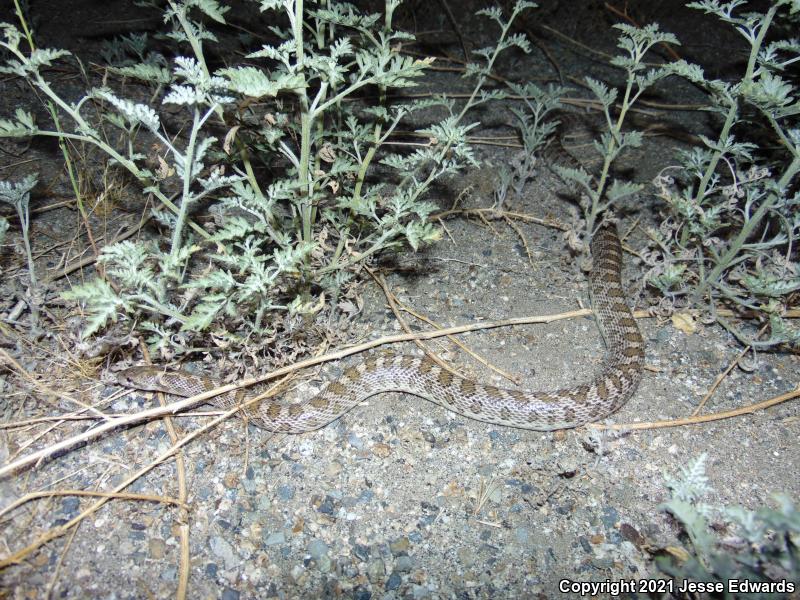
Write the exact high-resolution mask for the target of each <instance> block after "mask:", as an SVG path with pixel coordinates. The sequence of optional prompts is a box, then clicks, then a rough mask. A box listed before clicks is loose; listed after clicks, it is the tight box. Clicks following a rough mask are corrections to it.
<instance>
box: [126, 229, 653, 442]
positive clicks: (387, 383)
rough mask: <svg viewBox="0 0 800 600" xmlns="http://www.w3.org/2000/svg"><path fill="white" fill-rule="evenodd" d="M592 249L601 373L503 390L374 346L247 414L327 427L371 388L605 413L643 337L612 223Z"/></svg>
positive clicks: (174, 379) (185, 380)
mask: <svg viewBox="0 0 800 600" xmlns="http://www.w3.org/2000/svg"><path fill="white" fill-rule="evenodd" d="M591 250H592V260H593V267H592V271H591V272H590V274H589V287H590V292H591V296H592V304H593V307H594V311H595V314H596V317H597V323H598V325H599V327H600V330H601V332H602V333H603V335H604V338H605V340H606V346H607V356H606V360H605V363H604V366H603V368H602V370H601V371H600V373H599V374H598V375H596V376H595V377H594V379H592V380H591V381H589V382H587V383H582V384H580V385H576V386H575V387H569V388H564V389H560V390H555V391H551V392H543V391H527V390H517V389H505V388H500V387H495V386H492V385H485V384H483V383H480V382H478V381H474V380H472V379H467V378H464V377H460V376H458V375H454V374H453V373H451V372H449V371H447V370H444V369H442V368H441V367H440V366H439V365H437V364H436V363H435V362H433V361H432V360H431V359H429V358H427V357H417V356H412V355H403V354H393V353H375V354H373V355H371V356H369V357H368V358H367V359H365V360H364V361H363V362H361V363H359V364H357V365H355V366H352V367H350V368H348V369H347V370H346V371H344V373H343V374H342V376H341V377H339V378H338V379H337V380H335V381H331V382H330V383H328V384H327V385H326V386H325V388H324V389H323V390H322V391H321V392H319V393H318V394H317V395H315V396H314V397H312V398H309V399H307V400H303V401H301V402H298V403H293V404H281V403H279V402H274V401H264V402H262V403H261V404H260V405H257V406H256V407H254V408H249V409H247V410H246V412H247V416H248V418H249V419H250V420H251V422H253V423H255V424H256V425H259V426H261V427H264V428H265V429H267V430H269V431H276V432H286V433H303V432H306V431H313V430H315V429H319V428H320V427H324V426H325V425H327V424H328V423H330V422H331V421H334V420H336V419H338V418H339V417H340V416H341V415H342V414H344V413H345V412H347V411H349V410H350V409H352V408H353V407H355V406H357V405H358V404H359V403H361V402H362V401H364V400H365V399H366V398H369V397H370V396H374V395H375V394H379V393H382V392H407V393H409V394H414V395H415V396H421V397H422V398H426V399H427V400H430V401H432V402H435V403H436V404H440V405H441V406H443V407H445V408H447V409H449V410H452V411H453V412H456V413H459V414H461V415H464V416H466V417H470V418H472V419H477V420H479V421H486V422H488V423H495V424H497V425H506V426H510V427H519V428H522V429H536V430H552V429H565V428H570V427H576V426H578V425H582V424H584V423H587V422H589V421H595V420H597V419H602V418H603V417H606V416H607V415H609V414H611V413H613V412H614V411H616V410H617V409H618V408H619V407H620V406H622V405H623V404H624V403H625V402H626V401H627V400H628V398H629V397H630V396H631V394H632V393H633V392H634V390H635V389H636V386H637V384H638V383H639V379H640V378H641V375H642V363H643V361H644V341H643V340H642V336H641V334H640V333H639V329H638V327H637V325H636V321H635V320H634V318H633V315H632V314H631V311H630V308H629V307H628V305H627V304H626V302H625V293H624V291H623V289H622V284H621V280H620V269H621V266H622V248H621V245H620V241H619V237H618V235H617V230H616V227H615V226H613V225H604V226H601V227H600V229H599V230H598V231H597V232H596V233H595V235H594V237H593V239H592V245H591ZM117 379H118V381H119V382H120V383H121V384H122V385H125V386H127V387H133V388H137V389H143V390H152V391H163V392H166V393H170V394H175V395H178V396H193V395H196V394H200V393H202V392H205V391H208V390H210V389H213V388H215V387H218V385H219V384H217V383H216V382H214V381H213V380H211V379H209V378H206V377H201V376H197V375H191V374H188V373H184V372H181V371H164V370H163V369H161V368H158V367H151V366H144V367H133V368H131V369H127V370H124V371H120V372H119V373H118V374H117ZM244 400H245V391H244V390H238V391H234V392H229V393H227V394H225V395H221V396H218V397H217V398H214V399H213V400H212V402H213V403H214V404H216V405H218V406H220V407H223V408H225V409H230V408H232V407H234V406H236V405H237V404H240V403H242V402H243V401H244Z"/></svg>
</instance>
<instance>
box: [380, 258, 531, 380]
mask: <svg viewBox="0 0 800 600" xmlns="http://www.w3.org/2000/svg"><path fill="white" fill-rule="evenodd" d="M365 268H366V269H367V272H368V273H369V274H370V275H371V276H372V278H373V279H374V280H375V282H376V283H377V284H378V285H379V286H380V288H381V290H383V294H384V295H385V296H386V300H387V301H388V302H389V307H390V308H391V309H392V312H393V313H394V316H395V318H396V319H397V322H398V323H400V326H401V327H402V328H403V331H405V332H406V333H412V331H411V328H410V327H409V326H408V323H406V321H405V319H403V316H402V315H401V314H400V311H401V310H403V311H405V312H407V313H409V314H411V315H414V316H415V317H417V318H418V319H422V320H424V321H425V322H426V323H428V324H429V325H431V326H432V327H434V328H436V329H441V328H442V327H441V325H438V324H436V323H434V322H432V321H431V320H430V319H427V318H425V317H423V316H421V315H418V314H417V313H416V312H415V311H412V310H410V309H409V308H407V307H405V306H403V304H402V303H400V302H399V301H398V300H397V297H396V296H395V295H394V294H393V293H392V292H391V290H390V289H389V285H388V284H387V283H386V280H385V279H384V278H383V277H381V276H378V275H376V274H375V273H373V272H372V270H371V269H369V268H367V267H365ZM398 305H399V306H398ZM447 339H448V340H450V341H451V342H453V343H454V344H455V345H456V346H458V347H459V348H461V349H462V350H464V352H466V353H468V354H469V355H470V356H472V357H473V358H474V359H476V360H478V361H479V362H481V363H483V364H484V365H486V366H487V367H489V368H490V369H492V370H493V371H495V372H496V373H499V374H500V375H502V376H503V377H506V378H507V379H509V380H511V381H513V382H514V383H516V384H519V378H518V377H514V376H513V375H511V374H510V373H506V372H505V371H503V370H502V369H500V368H499V367H495V366H494V365H492V364H491V363H489V361H487V360H485V359H484V358H482V357H481V356H479V355H478V354H477V353H476V352H474V351H473V350H470V349H469V348H468V347H467V346H466V345H465V344H463V343H462V342H459V341H458V340H457V339H456V338H454V337H453V336H447ZM414 343H415V344H416V345H417V346H418V347H419V348H420V349H421V350H422V351H423V352H424V353H425V354H426V355H427V356H428V357H430V359H431V360H433V361H434V362H435V363H436V364H437V365H439V366H440V367H442V368H443V369H446V370H447V371H450V372H451V373H453V374H455V375H458V376H459V377H465V375H463V374H462V373H459V372H458V370H457V369H455V368H453V367H452V366H451V365H450V364H449V363H447V362H446V361H445V360H443V359H441V358H440V357H439V355H438V354H436V353H435V352H434V351H433V350H431V349H430V348H429V347H428V346H427V345H426V344H423V343H422V342H420V341H419V340H415V342H414Z"/></svg>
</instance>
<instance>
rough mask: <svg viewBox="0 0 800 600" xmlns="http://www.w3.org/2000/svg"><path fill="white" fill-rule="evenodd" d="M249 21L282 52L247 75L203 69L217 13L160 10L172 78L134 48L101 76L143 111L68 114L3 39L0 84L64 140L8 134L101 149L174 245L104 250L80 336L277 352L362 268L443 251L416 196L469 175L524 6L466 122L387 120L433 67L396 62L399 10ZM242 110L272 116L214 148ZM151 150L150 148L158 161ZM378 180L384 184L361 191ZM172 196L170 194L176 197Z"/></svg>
mask: <svg viewBox="0 0 800 600" xmlns="http://www.w3.org/2000/svg"><path fill="white" fill-rule="evenodd" d="M258 4H259V7H260V9H261V10H262V11H269V12H271V15H270V18H271V23H272V25H271V26H270V31H272V33H273V34H275V35H276V36H277V39H278V41H277V42H276V43H275V44H274V45H269V46H263V47H262V48H260V49H255V50H254V51H253V52H251V53H250V54H249V55H248V56H247V58H248V61H249V62H248V64H247V65H246V66H245V65H235V64H234V65H230V66H227V67H226V68H223V69H220V70H218V71H216V72H212V71H210V70H209V68H208V65H207V63H206V60H205V56H204V47H203V46H204V44H205V43H207V42H209V41H215V40H216V36H215V34H214V33H213V31H211V30H210V29H209V28H208V24H209V23H212V22H216V23H224V22H225V13H226V11H227V10H228V9H227V7H225V6H224V5H223V4H222V3H220V2H217V1H216V0H172V1H171V2H169V3H168V4H167V6H166V8H165V11H164V15H165V22H166V23H167V24H168V26H169V27H170V31H169V34H168V35H169V37H170V38H171V39H172V40H174V41H175V43H176V46H177V47H178V48H177V49H176V51H175V52H174V53H173V54H174V55H176V57H175V58H174V59H173V60H172V61H171V62H168V61H167V60H165V59H164V57H163V55H161V54H158V53H155V52H151V51H150V50H149V49H148V44H147V39H146V37H144V36H128V37H127V38H124V39H122V40H119V41H118V42H116V43H115V44H112V45H109V47H108V48H107V49H106V52H105V54H106V56H107V57H108V60H109V61H110V62H112V63H113V64H112V65H110V72H111V73H114V74H118V75H121V76H124V77H134V78H136V79H138V80H140V81H143V82H147V83H149V84H150V85H152V87H153V88H154V94H153V98H154V99H155V100H154V101H153V102H152V103H150V104H148V103H143V102H141V101H136V100H132V99H129V98H126V97H124V96H123V95H121V94H120V93H118V92H116V91H114V90H111V89H107V88H100V89H95V90H90V91H89V92H88V93H87V95H86V96H85V97H84V98H82V99H81V100H79V101H78V102H77V103H74V104H70V103H67V102H65V101H63V100H62V99H61V98H59V97H58V94H57V93H56V92H55V91H54V90H53V89H52V87H50V85H49V83H48V82H47V81H46V80H45V78H44V77H43V76H42V75H41V74H40V68H41V66H43V65H49V64H50V63H51V62H52V61H53V60H55V59H57V58H62V57H64V56H66V53H63V52H61V51H57V50H41V51H37V52H36V53H34V54H32V55H26V54H25V53H23V52H22V51H21V50H20V47H19V46H20V40H21V38H20V34H19V32H17V30H16V29H15V28H13V27H12V26H6V25H3V26H2V27H3V33H4V35H5V43H3V44H2V45H3V46H4V47H5V48H6V49H7V50H9V51H10V59H9V60H8V61H7V62H6V64H5V66H4V67H3V68H4V69H5V70H4V71H3V72H4V73H12V74H16V75H18V76H21V77H25V78H26V79H27V80H28V81H29V82H30V83H31V84H32V85H34V86H35V87H37V88H38V89H39V90H40V92H41V93H43V94H44V95H45V96H47V97H48V99H49V100H50V101H52V102H53V103H54V104H55V105H56V106H57V107H58V108H59V109H60V110H61V111H62V112H63V113H64V115H65V117H66V122H67V123H69V122H70V121H71V124H72V129H71V130H70V129H69V128H67V129H66V130H65V131H64V132H63V133H62V132H58V131H55V130H48V129H47V128H45V127H44V126H42V127H40V126H38V125H37V124H35V123H34V122H33V118H32V116H31V115H30V114H28V113H25V112H22V111H17V113H16V114H15V115H14V117H13V118H10V119H8V118H7V119H2V120H0V135H5V136H17V137H19V136H28V135H50V136H61V137H70V138H71V139H74V140H76V141H82V142H85V143H89V144H92V145H94V146H96V147H97V148H99V149H100V150H102V151H103V152H105V153H106V154H107V155H108V156H109V158H110V160H111V162H112V163H114V164H116V165H118V166H119V167H121V168H124V169H126V170H127V171H128V172H129V173H130V174H132V175H133V176H134V177H135V178H136V179H137V180H138V181H139V182H140V183H141V185H142V188H143V191H144V192H145V193H147V194H150V195H151V196H153V197H154V198H155V200H156V206H155V208H154V210H153V213H152V215H151V216H152V217H153V219H154V221H155V222H156V223H158V224H159V225H161V226H162V227H163V228H164V231H165V232H167V233H168V235H169V237H170V239H169V240H168V241H164V242H163V243H149V242H123V243H120V244H117V245H114V246H111V247H107V248H105V249H103V251H102V253H101V256H100V258H99V262H100V264H101V265H102V266H103V271H104V277H105V278H106V280H102V279H94V280H90V281H88V282H87V283H86V284H83V285H78V286H76V287H75V288H73V290H72V291H71V292H69V293H67V294H66V296H65V297H67V298H69V299H71V300H75V301H79V302H80V303H81V304H82V305H83V306H84V310H85V314H86V316H87V327H86V329H85V330H84V332H83V334H84V335H92V334H94V333H96V332H98V331H100V330H102V329H103V328H105V327H108V326H110V325H112V324H113V323H115V322H117V321H119V320H129V321H130V322H132V323H135V324H137V326H138V327H139V328H140V329H142V330H144V331H146V332H148V335H149V337H148V343H149V344H150V345H151V347H152V349H153V350H155V351H157V352H159V353H160V354H161V355H162V356H164V357H171V356H174V355H175V354H176V353H181V352H187V351H189V349H190V348H191V347H192V346H198V345H200V346H202V345H203V344H202V343H201V344H198V343H197V341H199V340H208V337H203V336H209V335H210V336H212V338H211V339H213V342H214V343H216V344H220V345H223V346H227V347H232V346H233V347H238V346H239V345H240V342H241V340H252V341H254V342H258V340H260V339H263V338H266V337H272V338H273V339H274V336H275V334H276V332H277V331H279V330H280V329H281V328H282V327H284V326H285V325H284V324H285V323H291V322H292V319H295V318H296V317H298V316H299V317H303V318H307V317H310V316H313V314H314V313H315V312H317V311H319V310H321V309H322V308H324V307H325V300H326V298H331V297H334V296H336V295H337V294H338V293H339V288H340V287H341V286H342V285H343V284H345V283H346V282H347V281H348V280H349V279H350V273H349V272H348V270H350V269H353V268H354V267H355V266H357V265H358V264H359V263H361V262H363V261H365V260H367V259H369V257H371V256H373V255H374V254H376V253H378V252H381V251H383V250H386V249H391V248H395V247H398V246H400V245H402V244H408V245H410V246H411V247H413V248H418V247H420V246H421V245H422V244H425V243H429V242H432V241H434V240H436V239H438V238H439V236H440V233H439V231H438V230H437V229H436V228H435V227H434V226H433V225H431V224H430V223H428V222H427V221H426V218H427V216H428V215H429V214H430V213H431V211H432V210H433V205H432V204H430V203H429V202H427V201H426V200H425V196H426V195H427V194H428V192H429V190H430V189H431V186H432V185H433V183H434V182H435V181H436V180H437V179H440V178H441V177H444V176H447V175H452V174H454V173H457V172H458V171H459V169H461V168H462V167H463V166H464V165H475V164H477V161H476V159H475V157H474V156H473V153H472V150H471V148H470V147H469V145H468V144H467V134H468V132H469V131H470V130H471V129H472V128H473V127H474V126H475V124H467V123H464V122H462V121H463V117H464V115H465V114H466V112H467V111H468V109H470V108H472V107H474V106H475V105H476V104H478V103H480V102H485V101H488V100H490V99H493V98H496V97H499V96H498V95H496V94H495V93H484V92H483V90H482V85H483V81H484V80H485V76H486V74H487V73H489V72H490V71H491V66H492V63H493V61H494V59H495V58H496V57H497V54H498V53H499V52H500V51H502V50H504V49H507V48H512V47H516V48H521V49H523V50H525V51H527V49H528V47H527V41H526V40H525V39H524V38H523V37H521V36H520V35H519V34H513V35H512V34H510V32H509V30H510V27H511V22H512V21H513V19H514V18H515V17H516V15H517V14H519V12H520V11H521V10H523V9H524V8H526V7H528V6H530V3H526V2H520V3H518V4H517V6H516V7H515V9H514V13H513V14H512V17H511V18H510V19H509V20H505V19H504V18H503V17H502V14H501V13H500V12H499V11H496V10H493V11H490V12H491V14H488V15H487V16H490V18H492V19H494V20H496V21H497V22H498V23H499V24H500V25H501V28H502V32H501V35H500V37H499V41H498V46H497V47H496V48H494V49H490V52H489V54H487V55H486V57H487V59H488V60H487V62H486V63H485V64H483V65H482V66H481V67H479V68H478V73H480V75H481V77H480V78H479V81H478V83H477V84H476V86H475V89H474V93H473V97H472V99H471V100H470V101H469V102H467V103H466V105H465V106H464V108H463V110H462V112H461V114H459V115H456V114H455V112H454V109H453V105H454V104H453V102H452V101H450V100H447V99H444V98H438V99H430V100H417V101H409V102H393V103H392V104H391V105H389V104H388V102H387V101H386V98H387V94H388V92H389V91H390V90H391V89H396V88H405V87H411V86H414V85H416V84H417V82H418V80H419V79H420V77H421V76H423V74H424V72H425V69H426V68H427V67H428V66H429V65H430V63H431V62H432V59H422V60H420V59H415V58H412V57H409V56H407V55H403V54H401V53H400V52H398V51H397V48H398V47H399V46H400V44H401V43H403V42H406V41H408V40H411V39H413V36H411V35H410V34H408V33H405V32H401V31H397V30H395V29H394V28H393V26H392V15H393V12H394V10H395V9H396V8H397V7H398V6H399V1H397V0H390V1H389V2H387V3H386V5H385V14H383V15H381V14H367V13H364V12H362V11H361V10H359V9H357V8H356V7H355V6H353V5H351V4H348V3H345V2H335V1H329V2H325V3H324V4H321V5H311V6H306V7H305V8H303V10H302V13H301V11H300V8H301V7H302V6H303V3H302V2H298V1H297V0H279V1H263V2H259V3H258ZM307 4H308V3H307ZM368 86H371V87H372V88H374V89H377V90H378V92H379V100H378V102H377V104H375V105H373V106H367V105H365V103H363V102H358V103H356V102H349V101H348V102H345V100H349V99H351V98H352V97H353V96H355V95H356V94H360V93H362V92H363V91H365V90H366V89H367V88H368ZM249 99H258V100H259V102H260V103H262V105H266V107H267V108H266V110H265V113H266V114H264V115H255V114H251V112H250V111H248V110H242V111H240V112H239V113H238V114H239V116H241V121H240V122H239V124H237V126H236V127H234V128H232V129H231V130H229V131H228V132H226V133H227V135H225V138H224V140H223V139H222V135H219V134H218V133H217V131H218V129H217V130H216V131H215V132H214V134H213V135H212V134H211V132H210V131H209V126H210V125H211V124H212V123H219V122H221V121H222V120H223V118H224V117H225V111H226V109H229V108H230V107H231V105H232V103H234V102H236V101H244V102H243V103H242V104H243V105H245V106H246V104H247V102H248V101H249ZM89 104H93V105H94V106H96V107H99V108H100V109H101V118H102V119H103V120H104V121H105V122H106V123H109V124H111V125H113V127H114V129H115V130H116V131H117V132H121V133H122V134H123V135H122V141H121V142H120V140H119V139H117V138H115V139H114V140H109V139H106V138H105V137H104V132H105V131H106V130H107V129H108V128H103V127H100V126H99V124H98V123H96V122H94V121H93V120H92V118H90V117H89V116H87V113H88V112H89V111H86V110H85V107H86V106H87V105H89ZM163 105H172V110H171V113H172V115H173V116H172V117H171V118H170V119H168V120H166V122H172V121H173V120H174V118H175V117H174V114H175V110H174V109H175V108H176V107H177V109H179V110H181V111H183V113H182V114H183V122H184V126H183V127H182V129H181V135H179V136H177V137H176V136H175V135H174V132H170V133H167V131H166V128H165V119H164V117H163V115H164V113H163V112H162V106H163ZM442 109H444V114H445V117H444V119H443V120H442V121H441V122H438V123H436V122H434V123H431V124H430V125H429V126H427V127H421V128H419V130H418V132H417V133H418V134H419V136H420V139H422V140H423V141H422V142H420V143H419V144H418V145H417V147H416V148H413V149H411V150H410V151H408V152H403V153H392V152H386V150H385V147H386V143H387V142H388V141H389V139H390V136H392V135H393V134H394V133H395V130H396V129H397V128H398V126H399V125H400V124H401V123H402V122H403V121H404V120H406V119H407V118H408V117H409V116H410V115H412V114H413V113H418V112H419V111H422V110H428V111H434V110H439V111H440V112H442ZM152 148H159V151H158V154H157V155H156V156H154V155H153V154H154V153H153V151H152ZM251 157H256V159H257V160H260V161H263V162H264V163H265V164H267V165H269V167H270V178H271V179H270V180H269V182H268V184H265V182H264V181H262V180H260V179H259V178H258V177H257V175H256V170H255V169H254V168H253V165H252V164H251V162H250V161H251ZM373 170H380V176H379V177H370V176H368V175H369V173H370V172H372V171H373ZM167 189H170V190H176V189H177V190H178V191H177V193H176V194H175V193H173V194H172V195H169V194H167V193H166V191H165V190H167ZM204 212H207V213H208V214H209V215H210V216H211V217H212V218H213V221H212V220H209V219H204V220H203V223H204V226H203V227H201V226H199V225H198V224H197V222H196V221H199V217H200V216H201V215H202V214H203V213H204ZM112 282H113V285H111V283H112Z"/></svg>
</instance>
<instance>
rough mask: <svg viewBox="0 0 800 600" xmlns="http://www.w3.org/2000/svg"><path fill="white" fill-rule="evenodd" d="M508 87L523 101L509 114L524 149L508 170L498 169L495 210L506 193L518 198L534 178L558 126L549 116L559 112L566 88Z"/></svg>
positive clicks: (528, 84)
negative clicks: (545, 149)
mask: <svg viewBox="0 0 800 600" xmlns="http://www.w3.org/2000/svg"><path fill="white" fill-rule="evenodd" d="M508 85H509V89H510V90H511V92H512V93H513V94H514V95H516V96H518V97H520V98H521V99H522V107H516V106H514V107H511V113H512V114H513V115H514V117H515V118H516V120H517V123H518V127H519V132H520V137H521V138H522V148H523V149H522V151H521V152H520V153H519V154H518V155H517V156H516V157H515V158H514V160H513V161H512V163H511V167H510V168H509V167H506V166H505V165H501V167H500V174H499V178H500V180H499V185H498V187H497V189H496V190H495V198H496V202H495V208H501V207H502V206H503V204H504V203H505V202H506V198H507V196H508V195H509V193H511V192H513V193H514V194H516V195H520V194H521V193H522V190H523V188H524V187H525V185H526V184H527V183H528V181H529V180H530V179H531V178H532V177H533V176H534V174H535V169H534V167H535V165H536V161H537V158H538V157H539V156H540V155H541V151H542V149H543V148H544V146H545V145H546V144H547V142H548V139H549V138H550V137H551V136H552V135H553V133H554V132H555V131H556V129H557V128H558V126H559V124H560V121H559V120H558V119H554V118H551V114H552V113H553V112H554V111H557V110H560V109H561V108H562V104H561V101H560V98H561V97H562V96H563V95H564V94H565V93H566V92H567V88H564V87H560V86H556V85H548V86H547V87H545V88H541V87H539V86H537V85H536V84H534V83H527V84H525V85H520V84H516V83H513V82H510V83H509V84H508Z"/></svg>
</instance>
